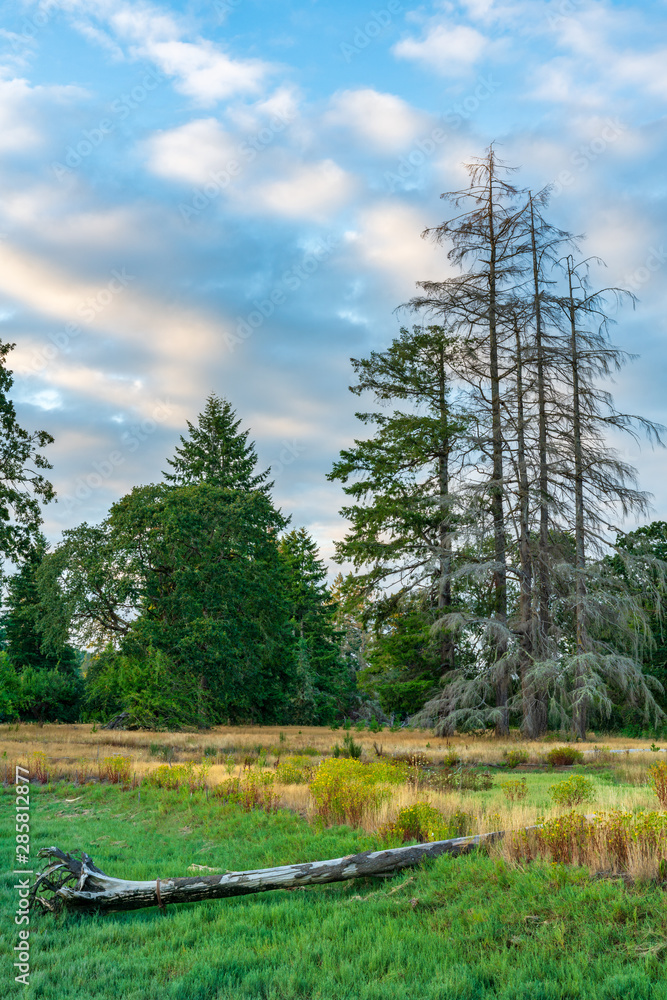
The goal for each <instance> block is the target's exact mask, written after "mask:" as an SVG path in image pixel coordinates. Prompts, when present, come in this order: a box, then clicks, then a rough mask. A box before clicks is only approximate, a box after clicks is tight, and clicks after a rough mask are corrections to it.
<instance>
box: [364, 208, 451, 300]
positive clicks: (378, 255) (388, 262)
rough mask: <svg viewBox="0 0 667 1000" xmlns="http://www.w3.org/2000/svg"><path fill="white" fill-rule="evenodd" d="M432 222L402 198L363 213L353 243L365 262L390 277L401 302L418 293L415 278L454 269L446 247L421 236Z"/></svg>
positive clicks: (424, 278) (429, 276)
mask: <svg viewBox="0 0 667 1000" xmlns="http://www.w3.org/2000/svg"><path fill="white" fill-rule="evenodd" d="M431 224H432V220H430V221H429V220H428V219H427V218H426V217H425V216H424V215H423V214H422V213H421V212H418V211H417V210H416V209H414V208H412V207H411V206H410V205H406V204H402V203H401V202H398V201H384V202H379V203H377V204H375V205H373V206H372V207H371V208H369V209H367V210H366V211H365V212H363V213H362V216H361V219H360V226H359V231H358V233H357V234H355V236H354V238H353V241H352V245H353V246H356V249H357V252H358V254H359V255H360V256H361V258H362V260H363V263H364V264H366V265H370V266H371V267H374V268H376V269H378V270H380V271H382V272H384V274H385V275H386V276H387V278H389V280H390V281H391V282H392V286H393V289H394V292H395V295H396V301H397V302H399V301H400V300H401V298H409V297H410V296H411V295H414V293H415V282H417V281H425V280H427V279H438V278H441V277H445V276H447V275H448V274H449V273H450V269H449V265H448V263H447V259H446V256H445V254H444V253H443V251H442V250H440V249H438V248H435V247H434V246H433V244H432V243H430V242H428V241H427V240H423V239H421V235H420V234H421V233H422V232H423V231H424V229H425V228H426V227H427V226H428V225H431Z"/></svg>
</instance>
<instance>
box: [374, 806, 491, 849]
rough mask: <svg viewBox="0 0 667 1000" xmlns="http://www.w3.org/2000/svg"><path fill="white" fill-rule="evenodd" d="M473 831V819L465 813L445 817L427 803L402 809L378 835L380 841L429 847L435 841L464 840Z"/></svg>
mask: <svg viewBox="0 0 667 1000" xmlns="http://www.w3.org/2000/svg"><path fill="white" fill-rule="evenodd" d="M471 829H472V817H471V816H470V815H469V814H468V813H465V812H455V813H453V815H451V816H448V817H445V816H443V814H442V813H441V812H440V811H439V810H438V809H436V808H435V807H434V806H432V805H431V804H430V803H429V802H415V804H414V805H412V806H406V807H405V808H404V809H401V810H400V812H399V813H398V816H397V817H396V819H395V820H394V821H393V822H392V823H387V824H386V825H385V826H384V827H382V828H381V829H380V831H379V833H380V837H382V838H383V839H390V840H395V839H398V840H400V841H401V842H402V843H404V844H405V843H407V842H409V841H413V842H414V841H417V842H418V843H420V844H424V843H429V844H432V843H433V842H434V841H436V840H448V839H449V838H451V837H465V836H466V835H467V834H468V833H469V831H470V830H471Z"/></svg>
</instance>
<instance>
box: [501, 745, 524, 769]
mask: <svg viewBox="0 0 667 1000" xmlns="http://www.w3.org/2000/svg"><path fill="white" fill-rule="evenodd" d="M503 758H504V761H505V765H506V767H511V768H515V767H518V766H519V764H526V763H527V762H528V751H527V750H519V749H516V750H504V751H503Z"/></svg>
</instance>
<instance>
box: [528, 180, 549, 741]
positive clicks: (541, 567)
mask: <svg viewBox="0 0 667 1000" xmlns="http://www.w3.org/2000/svg"><path fill="white" fill-rule="evenodd" d="M530 240H531V250H532V258H533V302H534V310H535V348H536V355H537V356H536V362H537V410H538V414H537V421H538V461H539V473H538V479H539V497H540V533H539V542H538V557H537V590H538V627H537V641H538V648H537V649H536V650H535V655H536V658H537V659H538V660H540V659H544V658H545V657H546V656H547V655H548V648H547V647H548V638H549V624H550V621H549V619H550V611H549V597H550V582H549V502H548V501H549V467H548V457H547V410H546V384H545V377H546V375H545V370H544V367H545V366H544V361H545V358H544V336H543V333H544V331H543V328H542V300H541V298H540V267H539V262H538V259H537V243H536V238H535V212H534V208H533V196H532V194H531V196H530ZM547 723H548V713H547V705H546V700H545V698H544V696H543V694H542V693H541V692H540V691H539V690H536V691H535V697H534V712H533V724H534V729H535V731H534V734H533V739H535V738H537V737H539V736H543V735H544V733H545V732H546V731H547Z"/></svg>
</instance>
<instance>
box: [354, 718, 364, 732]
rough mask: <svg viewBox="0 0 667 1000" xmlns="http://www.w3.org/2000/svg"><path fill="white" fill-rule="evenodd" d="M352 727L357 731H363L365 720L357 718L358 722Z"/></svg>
mask: <svg viewBox="0 0 667 1000" xmlns="http://www.w3.org/2000/svg"><path fill="white" fill-rule="evenodd" d="M354 728H355V729H356V730H357V732H358V733H363V731H364V730H365V728H366V723H365V721H364V720H363V719H359V721H358V722H355V724H354Z"/></svg>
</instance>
